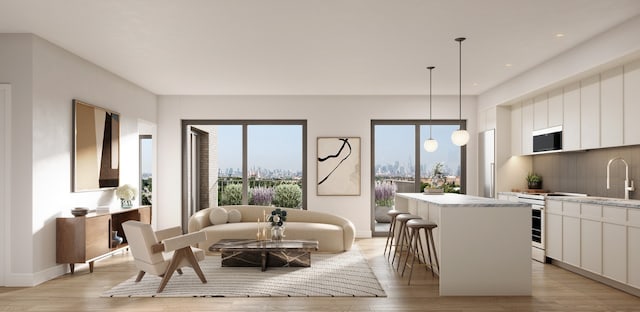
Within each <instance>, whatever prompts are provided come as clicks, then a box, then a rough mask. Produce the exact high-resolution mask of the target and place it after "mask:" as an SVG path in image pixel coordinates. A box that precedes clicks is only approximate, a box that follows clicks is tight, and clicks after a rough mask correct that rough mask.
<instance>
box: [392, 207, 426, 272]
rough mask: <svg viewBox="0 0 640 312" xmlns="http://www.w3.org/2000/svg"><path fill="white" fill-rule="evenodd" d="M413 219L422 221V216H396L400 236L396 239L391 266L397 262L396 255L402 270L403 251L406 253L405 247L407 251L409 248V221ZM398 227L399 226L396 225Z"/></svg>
mask: <svg viewBox="0 0 640 312" xmlns="http://www.w3.org/2000/svg"><path fill="white" fill-rule="evenodd" d="M413 219H422V217H420V216H416V215H414V214H409V213H407V214H401V215H398V216H396V222H397V223H399V224H400V227H399V228H398V236H397V237H396V247H395V249H394V252H393V259H392V260H391V266H393V264H394V263H395V262H396V255H398V258H399V259H398V268H397V270H399V269H400V262H401V260H402V251H404V248H405V246H406V247H407V249H408V248H409V232H408V231H407V221H409V220H413ZM396 227H398V225H397V224H396Z"/></svg>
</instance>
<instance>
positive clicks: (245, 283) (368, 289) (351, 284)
mask: <svg viewBox="0 0 640 312" xmlns="http://www.w3.org/2000/svg"><path fill="white" fill-rule="evenodd" d="M200 267H201V268H202V271H203V272H204V275H205V277H206V278H207V283H206V284H202V283H201V282H200V280H199V279H198V277H197V276H196V274H195V273H194V272H193V270H192V269H191V268H184V269H183V272H184V274H183V275H179V274H177V273H174V275H173V277H171V280H169V283H168V284H167V286H166V287H165V289H164V291H163V292H162V293H156V290H157V289H158V286H159V285H160V280H161V278H160V277H157V276H153V275H146V276H145V277H144V278H143V279H142V281H140V282H139V283H136V282H135V276H133V277H131V278H130V279H128V280H126V281H124V282H122V283H120V284H119V285H117V286H115V287H114V288H112V289H110V290H108V291H106V292H105V293H103V294H102V297H386V294H385V292H384V289H382V286H380V282H379V281H378V279H377V278H376V276H375V275H374V274H373V271H371V268H370V267H369V265H368V264H367V261H366V260H365V259H364V257H362V254H361V253H360V251H359V250H358V249H357V248H354V249H352V250H351V251H347V252H344V253H340V254H311V267H308V268H267V271H265V272H261V271H260V268H259V267H224V268H223V267H220V256H219V255H215V256H207V258H206V259H205V260H204V261H202V262H200Z"/></svg>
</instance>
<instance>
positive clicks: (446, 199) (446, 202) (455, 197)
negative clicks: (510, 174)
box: [396, 193, 531, 208]
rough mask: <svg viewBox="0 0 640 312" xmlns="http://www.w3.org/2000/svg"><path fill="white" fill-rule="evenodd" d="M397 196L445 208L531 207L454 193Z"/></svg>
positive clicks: (398, 194)
mask: <svg viewBox="0 0 640 312" xmlns="http://www.w3.org/2000/svg"><path fill="white" fill-rule="evenodd" d="M396 196H398V197H403V198H409V199H417V200H420V201H424V202H428V203H432V204H436V205H439V206H443V207H527V208H529V207H531V205H530V204H525V203H516V202H510V201H506V200H497V199H493V198H485V197H477V196H471V195H464V194H453V193H444V194H438V195H431V194H430V195H426V194H423V193H397V194H396Z"/></svg>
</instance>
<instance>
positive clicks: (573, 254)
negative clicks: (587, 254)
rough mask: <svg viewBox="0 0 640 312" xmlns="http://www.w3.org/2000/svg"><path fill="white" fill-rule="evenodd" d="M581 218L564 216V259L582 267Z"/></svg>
mask: <svg viewBox="0 0 640 312" xmlns="http://www.w3.org/2000/svg"><path fill="white" fill-rule="evenodd" d="M580 256H581V255H580V219H579V218H576V217H569V216H562V261H563V262H565V263H568V264H571V265H574V266H577V267H580Z"/></svg>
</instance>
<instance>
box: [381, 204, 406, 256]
mask: <svg viewBox="0 0 640 312" xmlns="http://www.w3.org/2000/svg"><path fill="white" fill-rule="evenodd" d="M407 213H408V212H403V211H400V210H395V209H391V210H389V211H387V215H388V216H389V217H391V221H390V224H389V233H387V242H386V243H385V245H384V253H383V255H386V254H387V248H389V255H388V256H387V259H388V258H389V257H391V247H392V246H394V245H393V238H394V237H395V236H396V232H395V230H396V217H397V216H398V215H401V214H407Z"/></svg>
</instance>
